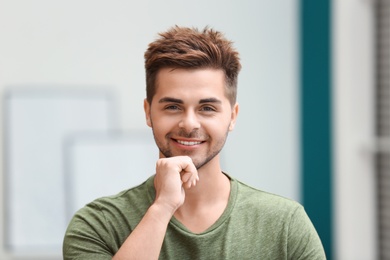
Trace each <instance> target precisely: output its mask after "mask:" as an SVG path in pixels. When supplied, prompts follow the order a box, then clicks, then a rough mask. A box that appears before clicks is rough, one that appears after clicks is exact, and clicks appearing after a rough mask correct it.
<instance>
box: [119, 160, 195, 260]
mask: <svg viewBox="0 0 390 260" xmlns="http://www.w3.org/2000/svg"><path fill="white" fill-rule="evenodd" d="M198 180H199V178H198V173H197V170H196V168H195V166H194V165H193V163H192V160H191V159H190V158H189V157H187V156H178V157H171V158H163V159H159V160H158V161H157V164H156V177H155V181H154V182H155V183H154V186H155V189H156V198H155V201H154V203H153V204H152V205H151V206H150V208H149V209H148V211H147V212H146V214H145V215H144V217H143V218H142V220H141V222H140V223H139V224H138V225H137V227H136V228H135V229H134V231H133V232H132V233H131V234H130V235H129V236H128V238H127V239H126V241H125V242H124V243H123V245H122V246H121V247H120V249H119V250H118V252H117V253H116V254H115V256H114V257H113V260H119V259H157V258H158V256H159V254H160V250H161V246H162V243H163V241H164V237H165V233H166V230H167V226H168V223H169V221H170V219H171V218H172V216H173V214H174V213H175V211H176V210H177V209H178V208H179V207H180V206H181V205H182V204H183V203H184V198H185V191H184V190H185V189H189V188H191V187H192V186H194V185H196V183H197V181H198ZM145 241H148V242H147V243H145Z"/></svg>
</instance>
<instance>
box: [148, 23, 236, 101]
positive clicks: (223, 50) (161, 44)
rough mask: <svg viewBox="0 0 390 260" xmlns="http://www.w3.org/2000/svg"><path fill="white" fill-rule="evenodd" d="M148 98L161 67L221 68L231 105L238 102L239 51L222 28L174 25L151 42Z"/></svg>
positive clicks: (154, 90) (149, 48) (152, 93)
mask: <svg viewBox="0 0 390 260" xmlns="http://www.w3.org/2000/svg"><path fill="white" fill-rule="evenodd" d="M144 57H145V71H146V99H147V101H148V102H149V104H151V103H152V99H153V96H154V95H155V93H156V77H157V74H158V72H159V70H160V69H162V68H173V69H178V68H181V69H200V68H211V69H221V70H222V71H224V73H225V82H226V86H225V89H226V90H225V92H226V96H227V98H228V99H229V101H230V103H231V105H232V106H233V105H234V104H235V103H236V98H237V78H238V73H239V72H240V70H241V64H240V58H239V53H238V52H237V51H236V50H235V48H234V47H233V43H232V42H231V41H229V40H227V39H226V38H225V37H224V35H223V34H222V33H221V32H218V31H215V30H213V29H210V28H209V27H205V28H204V29H203V30H198V29H197V28H187V27H179V26H174V27H172V28H170V29H169V30H168V31H166V32H162V33H160V34H159V37H158V38H157V39H156V40H155V41H153V42H152V43H150V44H149V47H148V49H147V50H146V52H145V55H144Z"/></svg>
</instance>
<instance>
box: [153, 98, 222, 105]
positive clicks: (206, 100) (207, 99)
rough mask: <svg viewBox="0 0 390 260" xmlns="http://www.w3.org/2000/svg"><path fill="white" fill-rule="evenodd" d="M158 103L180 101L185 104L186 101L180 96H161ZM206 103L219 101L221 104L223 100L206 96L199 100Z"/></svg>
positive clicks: (179, 102) (200, 102)
mask: <svg viewBox="0 0 390 260" xmlns="http://www.w3.org/2000/svg"><path fill="white" fill-rule="evenodd" d="M158 103H178V104H183V103H184V101H183V100H181V99H178V98H173V97H163V98H161V99H160V100H159V101H158ZM204 103H218V104H221V103H222V101H221V100H219V99H217V98H204V99H201V100H199V104H204Z"/></svg>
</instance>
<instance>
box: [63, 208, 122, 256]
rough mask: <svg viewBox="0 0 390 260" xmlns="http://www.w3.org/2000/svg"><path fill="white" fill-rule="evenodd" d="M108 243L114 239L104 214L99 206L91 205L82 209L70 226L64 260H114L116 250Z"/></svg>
mask: <svg viewBox="0 0 390 260" xmlns="http://www.w3.org/2000/svg"><path fill="white" fill-rule="evenodd" d="M106 241H112V238H110V233H109V231H108V229H107V225H106V220H105V218H104V214H103V212H102V211H101V210H100V209H99V208H98V206H97V205H94V204H89V205H87V206H86V207H84V208H82V209H80V210H79V211H78V212H77V213H76V214H75V215H74V217H73V218H72V220H71V222H70V223H69V225H68V228H67V230H66V233H65V237H64V242H63V259H64V260H68V259H69V260H70V259H72V260H74V259H83V260H89V259H91V260H92V259H93V260H100V259H101V260H103V259H112V257H113V255H114V253H113V252H115V251H116V250H115V249H114V248H112V246H111V245H108V244H107V242H106ZM113 250H115V251H113Z"/></svg>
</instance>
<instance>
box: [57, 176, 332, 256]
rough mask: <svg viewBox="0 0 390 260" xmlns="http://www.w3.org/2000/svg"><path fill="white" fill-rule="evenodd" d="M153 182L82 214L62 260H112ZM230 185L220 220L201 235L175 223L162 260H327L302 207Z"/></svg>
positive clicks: (69, 235) (140, 213) (236, 183)
mask: <svg viewBox="0 0 390 260" xmlns="http://www.w3.org/2000/svg"><path fill="white" fill-rule="evenodd" d="M153 179H154V177H153V176H152V177H151V178H149V179H148V180H147V181H146V182H144V183H143V184H141V185H139V186H137V187H134V188H131V189H129V190H126V191H123V192H121V193H119V194H118V195H115V196H111V197H105V198H100V199H97V200H95V201H94V202H92V203H90V204H88V205H87V206H85V207H84V208H82V209H80V210H79V211H78V212H77V213H76V214H75V216H74V217H73V219H72V220H71V222H70V224H69V226H68V229H67V231H66V234H65V239H64V244H63V256H64V259H83V260H87V259H91V260H92V259H94V260H96V259H111V258H112V256H113V255H114V254H115V252H117V251H118V249H119V248H120V246H121V245H122V243H123V242H124V241H125V240H126V238H127V237H128V236H129V234H130V233H131V232H132V230H134V228H135V227H136V226H137V224H138V223H139V222H140V220H141V218H142V216H143V215H144V214H145V212H146V210H147V209H148V207H149V206H150V205H151V203H152V202H153V199H154V197H155V190H154V186H153ZM230 179H231V192H230V198H229V203H228V206H227V208H226V209H225V211H224V213H223V214H222V216H221V217H220V218H219V219H218V220H217V221H216V222H215V223H214V224H213V225H212V226H211V227H210V228H209V229H207V230H206V231H205V232H203V233H200V234H194V233H192V232H190V231H189V230H187V229H186V228H185V227H184V226H183V225H182V224H181V223H180V222H179V221H177V220H176V219H175V218H174V217H173V218H172V219H171V221H170V223H169V225H168V229H167V233H166V236H165V239H164V243H163V246H162V249H161V253H160V259H310V260H313V259H326V258H325V255H324V251H323V247H322V244H321V241H320V239H319V237H318V235H317V232H316V230H315V229H314V227H313V225H312V223H311V221H310V220H309V218H308V216H307V215H306V213H305V211H304V209H303V207H302V206H301V205H300V204H298V203H297V202H294V201H292V200H289V199H286V198H283V197H280V196H277V195H273V194H270V193H266V192H263V191H259V190H256V189H254V188H251V187H249V186H247V185H245V184H243V183H241V182H239V181H237V180H235V179H233V178H230ZM145 243H148V241H145Z"/></svg>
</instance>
